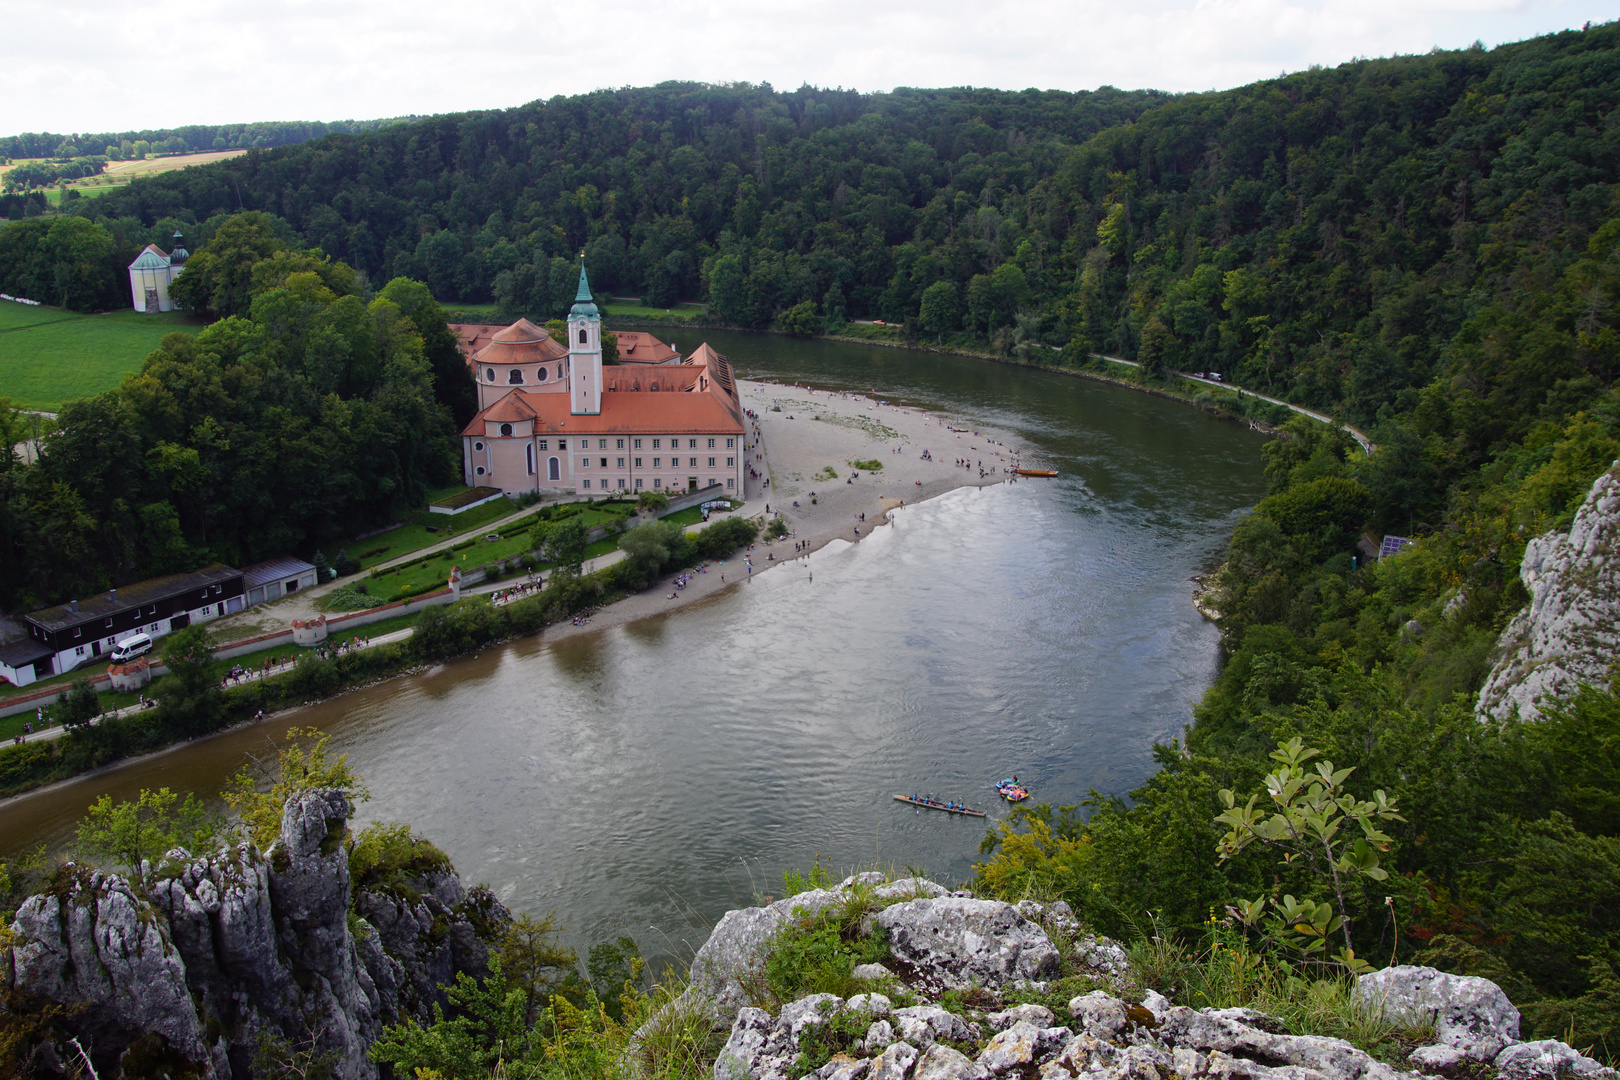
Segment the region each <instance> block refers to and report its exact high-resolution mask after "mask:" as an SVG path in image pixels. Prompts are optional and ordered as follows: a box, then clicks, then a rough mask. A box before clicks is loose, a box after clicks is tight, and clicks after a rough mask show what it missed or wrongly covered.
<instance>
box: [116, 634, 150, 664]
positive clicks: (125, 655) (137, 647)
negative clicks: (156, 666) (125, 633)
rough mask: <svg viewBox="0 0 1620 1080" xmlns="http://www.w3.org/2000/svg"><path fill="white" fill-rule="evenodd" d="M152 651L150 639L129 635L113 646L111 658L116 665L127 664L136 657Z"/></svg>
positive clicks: (143, 636)
mask: <svg viewBox="0 0 1620 1080" xmlns="http://www.w3.org/2000/svg"><path fill="white" fill-rule="evenodd" d="M151 651H152V639H151V638H150V637H148V636H147V635H146V634H144V633H143V634H131V635H129V637H127V638H125V639H124V640H123V641H120V642H119V643H118V644H117V645H114V646H113V651H112V658H113V662H114V663H116V664H123V663H128V662H129V661H131V660H133V659H135V658H136V657H137V656H144V655H145V654H146V653H149V652H151Z"/></svg>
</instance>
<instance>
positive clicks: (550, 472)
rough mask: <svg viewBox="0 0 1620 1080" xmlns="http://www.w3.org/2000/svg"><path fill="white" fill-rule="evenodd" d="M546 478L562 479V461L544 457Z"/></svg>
mask: <svg viewBox="0 0 1620 1080" xmlns="http://www.w3.org/2000/svg"><path fill="white" fill-rule="evenodd" d="M546 479H548V480H561V479H562V463H561V462H560V461H558V460H557V459H556V458H547V459H546Z"/></svg>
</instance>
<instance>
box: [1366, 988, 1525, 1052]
mask: <svg viewBox="0 0 1620 1080" xmlns="http://www.w3.org/2000/svg"><path fill="white" fill-rule="evenodd" d="M1356 998H1357V1000H1359V1001H1360V1002H1362V1003H1363V1004H1365V1005H1370V1006H1373V1007H1375V1008H1377V1009H1379V1010H1380V1011H1382V1012H1383V1014H1384V1015H1385V1016H1389V1017H1393V1018H1396V1019H1400V1020H1404V1021H1407V1022H1409V1023H1414V1024H1433V1025H1434V1036H1435V1041H1436V1045H1435V1046H1425V1047H1421V1048H1420V1049H1418V1050H1417V1051H1415V1052H1414V1053H1413V1055H1412V1060H1413V1062H1414V1063H1415V1064H1417V1065H1419V1066H1420V1067H1423V1068H1431V1069H1445V1068H1450V1067H1452V1066H1454V1065H1456V1064H1457V1063H1458V1062H1459V1061H1461V1060H1462V1059H1463V1058H1471V1059H1473V1060H1474V1061H1491V1060H1494V1059H1495V1057H1496V1055H1497V1054H1500V1053H1501V1052H1502V1050H1503V1048H1504V1047H1506V1046H1508V1045H1509V1044H1510V1043H1515V1042H1518V1041H1519V1010H1518V1009H1515V1008H1514V1007H1513V1003H1512V1002H1511V1001H1509V1000H1508V998H1507V995H1506V994H1504V993H1502V988H1501V987H1499V986H1497V985H1496V984H1495V983H1493V982H1491V981H1490V980H1489V979H1480V978H1475V977H1473V976H1470V975H1448V974H1446V973H1445V972H1442V971H1436V970H1435V969H1434V968H1428V967H1411V966H1402V967H1392V968H1385V969H1384V970H1382V971H1375V972H1373V973H1371V974H1370V975H1364V976H1362V977H1361V978H1360V979H1359V980H1357V982H1356Z"/></svg>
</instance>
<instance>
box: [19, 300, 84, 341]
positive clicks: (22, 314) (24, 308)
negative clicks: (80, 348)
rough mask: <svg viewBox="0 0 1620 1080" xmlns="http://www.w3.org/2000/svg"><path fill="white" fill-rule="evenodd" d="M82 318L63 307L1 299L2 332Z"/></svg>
mask: <svg viewBox="0 0 1620 1080" xmlns="http://www.w3.org/2000/svg"><path fill="white" fill-rule="evenodd" d="M30 299H32V297H30ZM80 318H83V316H82V315H77V314H75V313H74V312H71V311H63V310H62V309H61V308H54V307H43V306H42V307H35V306H34V305H32V304H14V303H12V302H11V301H9V300H0V333H4V332H5V331H7V330H17V329H20V328H22V327H25V326H39V325H40V324H41V323H52V322H62V321H63V320H66V319H80Z"/></svg>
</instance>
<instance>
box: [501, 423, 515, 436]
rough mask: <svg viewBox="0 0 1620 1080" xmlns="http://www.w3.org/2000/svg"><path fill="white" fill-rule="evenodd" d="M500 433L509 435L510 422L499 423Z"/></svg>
mask: <svg viewBox="0 0 1620 1080" xmlns="http://www.w3.org/2000/svg"><path fill="white" fill-rule="evenodd" d="M501 434H502V435H510V434H512V425H511V424H502V425H501Z"/></svg>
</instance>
